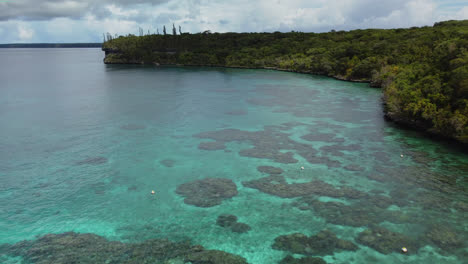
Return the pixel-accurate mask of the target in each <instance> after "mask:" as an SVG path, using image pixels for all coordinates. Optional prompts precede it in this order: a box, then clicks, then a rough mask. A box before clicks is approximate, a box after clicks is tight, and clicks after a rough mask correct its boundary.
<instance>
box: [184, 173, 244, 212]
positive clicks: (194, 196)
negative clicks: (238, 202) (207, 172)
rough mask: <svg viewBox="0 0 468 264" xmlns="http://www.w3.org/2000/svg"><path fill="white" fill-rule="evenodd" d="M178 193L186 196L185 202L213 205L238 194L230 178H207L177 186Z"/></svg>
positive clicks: (196, 204)
mask: <svg viewBox="0 0 468 264" xmlns="http://www.w3.org/2000/svg"><path fill="white" fill-rule="evenodd" d="M176 193H177V194H179V195H182V196H185V199H184V203H186V204H191V205H195V206H198V207H212V206H215V205H219V204H221V202H222V201H223V200H225V199H228V198H231V197H234V196H236V195H237V186H236V184H235V183H234V182H233V181H232V180H230V179H222V178H205V179H202V180H197V181H193V182H188V183H184V184H181V185H179V186H177V189H176Z"/></svg>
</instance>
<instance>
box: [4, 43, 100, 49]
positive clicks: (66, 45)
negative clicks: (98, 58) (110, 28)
mask: <svg viewBox="0 0 468 264" xmlns="http://www.w3.org/2000/svg"><path fill="white" fill-rule="evenodd" d="M100 47H102V43H12V44H0V48H100Z"/></svg>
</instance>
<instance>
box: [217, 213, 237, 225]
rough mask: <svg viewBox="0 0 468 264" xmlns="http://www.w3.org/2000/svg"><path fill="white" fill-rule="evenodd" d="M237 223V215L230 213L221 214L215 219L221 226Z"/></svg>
mask: <svg viewBox="0 0 468 264" xmlns="http://www.w3.org/2000/svg"><path fill="white" fill-rule="evenodd" d="M235 223H237V216H235V215H230V214H222V215H220V216H218V219H216V224H217V225H219V226H221V227H231V226H232V225H234V224H235Z"/></svg>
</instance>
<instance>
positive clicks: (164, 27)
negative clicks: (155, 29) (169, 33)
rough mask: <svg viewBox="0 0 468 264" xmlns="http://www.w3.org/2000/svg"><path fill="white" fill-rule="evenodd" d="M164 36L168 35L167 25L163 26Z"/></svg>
mask: <svg viewBox="0 0 468 264" xmlns="http://www.w3.org/2000/svg"><path fill="white" fill-rule="evenodd" d="M163 34H164V36H165V35H166V25H164V26H163Z"/></svg>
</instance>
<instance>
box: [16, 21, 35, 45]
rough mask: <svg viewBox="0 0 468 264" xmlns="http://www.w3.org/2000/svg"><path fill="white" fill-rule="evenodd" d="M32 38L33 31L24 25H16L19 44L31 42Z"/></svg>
mask: <svg viewBox="0 0 468 264" xmlns="http://www.w3.org/2000/svg"><path fill="white" fill-rule="evenodd" d="M33 36H34V30H32V29H31V28H29V27H28V26H26V25H23V24H19V25H18V40H19V41H21V42H24V41H28V40H31V39H32V37H33Z"/></svg>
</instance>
